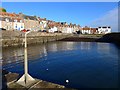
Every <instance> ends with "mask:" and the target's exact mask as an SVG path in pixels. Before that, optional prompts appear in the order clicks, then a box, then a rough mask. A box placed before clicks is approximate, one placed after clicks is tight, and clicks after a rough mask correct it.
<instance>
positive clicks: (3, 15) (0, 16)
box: [0, 11, 24, 30]
mask: <svg viewBox="0 0 120 90" xmlns="http://www.w3.org/2000/svg"><path fill="white" fill-rule="evenodd" d="M0 24H1V25H0V28H3V29H6V30H22V29H24V22H23V20H22V19H21V18H20V17H19V15H18V14H15V13H8V12H2V11H1V12H0Z"/></svg>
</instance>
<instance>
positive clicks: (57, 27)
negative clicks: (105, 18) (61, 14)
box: [0, 12, 111, 34]
mask: <svg viewBox="0 0 120 90" xmlns="http://www.w3.org/2000/svg"><path fill="white" fill-rule="evenodd" d="M0 28H4V29H6V30H23V29H27V30H33V31H45V32H51V33H54V32H61V33H76V32H78V31H79V32H80V33H81V34H106V33H110V32H111V28H110V27H98V28H91V27H87V26H85V27H81V26H80V25H76V24H72V23H70V24H68V23H67V22H55V21H52V20H47V19H46V18H40V17H37V16H29V15H25V14H22V13H19V14H15V13H8V12H0Z"/></svg>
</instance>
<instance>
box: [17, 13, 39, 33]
mask: <svg viewBox="0 0 120 90" xmlns="http://www.w3.org/2000/svg"><path fill="white" fill-rule="evenodd" d="M19 17H20V18H21V19H22V20H23V21H24V28H25V29H27V30H32V31H38V30H39V29H40V24H39V21H38V19H37V17H36V16H28V15H24V14H22V13H19Z"/></svg>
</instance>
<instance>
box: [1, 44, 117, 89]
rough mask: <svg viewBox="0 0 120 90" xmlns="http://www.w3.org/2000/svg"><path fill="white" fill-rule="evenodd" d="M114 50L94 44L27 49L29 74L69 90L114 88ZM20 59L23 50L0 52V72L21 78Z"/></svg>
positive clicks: (20, 48)
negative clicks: (0, 67) (0, 61)
mask: <svg viewBox="0 0 120 90" xmlns="http://www.w3.org/2000/svg"><path fill="white" fill-rule="evenodd" d="M118 50H119V48H118V47H117V46H115V45H114V44H110V43H95V42H51V43H48V44H43V45H35V46H29V47H28V59H29V74H30V75H31V76H32V77H34V78H39V79H43V80H47V81H50V82H54V83H58V84H62V85H65V86H67V87H71V88H116V87H118ZM23 59H24V48H22V47H16V48H3V68H4V69H6V70H8V71H11V72H16V73H19V74H20V75H22V74H23V73H24V70H23V69H24V67H23V65H24V64H23ZM65 80H69V83H66V82H65Z"/></svg>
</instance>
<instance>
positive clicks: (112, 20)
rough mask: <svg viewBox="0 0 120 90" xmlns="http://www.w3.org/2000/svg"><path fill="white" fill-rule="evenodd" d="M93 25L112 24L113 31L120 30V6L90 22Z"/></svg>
mask: <svg viewBox="0 0 120 90" xmlns="http://www.w3.org/2000/svg"><path fill="white" fill-rule="evenodd" d="M88 25H89V26H91V27H98V26H111V28H112V32H118V8H115V9H113V10H111V11H108V12H107V13H106V14H105V15H104V16H103V17H100V18H98V19H96V20H94V21H92V22H91V23H90V24H88Z"/></svg>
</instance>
